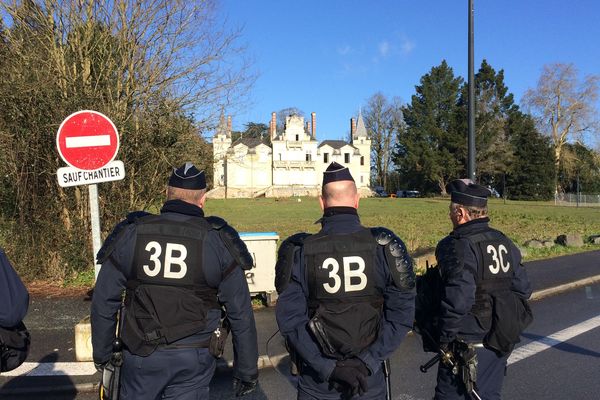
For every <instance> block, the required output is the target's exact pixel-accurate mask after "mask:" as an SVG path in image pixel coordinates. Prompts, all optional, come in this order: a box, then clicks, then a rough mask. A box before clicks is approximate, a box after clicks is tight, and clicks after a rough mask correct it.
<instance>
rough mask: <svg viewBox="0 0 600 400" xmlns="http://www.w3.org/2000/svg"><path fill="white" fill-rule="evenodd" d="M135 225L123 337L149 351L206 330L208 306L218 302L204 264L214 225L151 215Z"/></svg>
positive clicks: (138, 349) (132, 346)
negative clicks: (208, 235)
mask: <svg viewBox="0 0 600 400" xmlns="http://www.w3.org/2000/svg"><path fill="white" fill-rule="evenodd" d="M136 225H137V226H136V242H135V249H134V257H133V269H132V271H133V276H131V277H130V279H129V280H128V282H127V293H126V296H125V319H124V326H123V332H122V339H123V343H124V344H125V345H126V346H127V348H128V349H129V351H131V352H132V353H134V354H137V355H140V356H146V355H149V354H151V353H152V352H153V351H154V350H155V349H156V347H157V346H158V345H159V344H169V343H173V342H175V341H177V340H179V339H182V338H184V337H187V336H190V335H192V334H195V333H198V332H200V331H202V330H203V329H204V328H205V324H206V321H205V320H206V314H207V311H208V310H209V309H211V308H219V305H218V300H217V290H216V289H214V288H211V287H209V286H208V285H207V283H206V279H205V277H204V272H203V269H202V244H203V241H204V238H205V236H206V233H207V232H208V231H209V230H210V229H211V227H210V225H209V224H208V223H207V222H206V221H205V220H204V218H199V217H190V218H189V219H188V220H186V221H183V222H182V221H172V220H169V219H167V218H165V217H164V216H161V215H151V216H147V217H143V218H140V219H139V220H138V221H137V222H136Z"/></svg>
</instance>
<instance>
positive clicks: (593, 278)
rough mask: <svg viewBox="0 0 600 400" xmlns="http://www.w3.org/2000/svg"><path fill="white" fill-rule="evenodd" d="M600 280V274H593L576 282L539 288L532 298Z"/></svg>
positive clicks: (535, 298) (541, 297)
mask: <svg viewBox="0 0 600 400" xmlns="http://www.w3.org/2000/svg"><path fill="white" fill-rule="evenodd" d="M598 282H600V275H595V276H591V277H589V278H584V279H580V280H578V281H575V282H570V283H565V284H562V285H558V286H554V287H551V288H548V289H543V290H538V291H537V292H534V293H533V294H532V295H531V300H532V301H536V300H541V299H543V298H544V297H548V296H552V295H555V294H558V293H562V292H566V291H568V290H572V289H576V288H578V287H581V286H586V285H592V284H595V283H598Z"/></svg>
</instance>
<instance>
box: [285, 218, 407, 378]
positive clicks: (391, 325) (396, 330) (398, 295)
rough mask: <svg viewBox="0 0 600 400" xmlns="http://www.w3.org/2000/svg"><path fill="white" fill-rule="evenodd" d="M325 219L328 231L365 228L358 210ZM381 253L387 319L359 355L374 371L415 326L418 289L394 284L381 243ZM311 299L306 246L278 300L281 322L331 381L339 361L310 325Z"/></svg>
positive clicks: (381, 284)
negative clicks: (324, 351)
mask: <svg viewBox="0 0 600 400" xmlns="http://www.w3.org/2000/svg"><path fill="white" fill-rule="evenodd" d="M321 223H322V229H321V232H324V233H326V234H343V233H353V232H357V231H359V230H360V229H363V227H362V226H361V224H360V220H359V217H358V215H356V213H355V212H354V213H349V214H346V213H339V214H334V215H331V216H325V217H323V218H322V219H321ZM373 240H375V239H373ZM377 257H378V266H379V268H378V269H377V271H376V276H377V286H378V287H380V288H381V289H382V293H383V298H384V305H383V320H382V324H381V328H380V330H379V336H378V338H377V339H376V340H375V342H373V344H372V345H371V346H370V347H369V348H368V349H367V350H365V351H364V352H363V353H361V354H360V355H359V358H360V359H361V360H362V361H364V362H365V364H366V365H367V367H368V368H369V369H370V370H371V372H372V373H375V372H377V371H378V370H379V369H380V367H381V364H382V361H383V360H385V359H387V358H388V357H389V356H390V354H391V353H392V352H393V351H394V350H395V349H396V348H397V347H398V346H399V345H400V342H401V341H402V339H403V338H404V336H405V335H406V334H407V333H408V331H409V330H410V329H411V328H412V324H413V318H414V312H415V305H414V297H415V291H414V289H413V290H410V291H402V290H400V289H398V288H396V286H394V284H393V282H392V277H391V275H390V272H389V269H388V267H387V265H386V262H385V258H384V253H383V247H381V246H379V248H378V253H377ZM307 299H308V283H307V271H306V270H305V268H304V261H303V254H302V250H299V251H297V252H296V253H295V255H294V265H293V269H292V277H291V281H290V283H289V285H288V287H287V288H286V289H285V290H284V291H283V292H282V293H281V295H280V297H279V299H278V301H277V311H276V314H277V323H278V325H279V329H280V330H281V334H282V335H283V336H284V337H285V338H286V339H287V340H288V341H289V342H290V343H291V344H292V346H293V347H294V348H295V349H296V351H297V352H298V353H299V355H300V357H301V358H302V359H303V360H304V361H305V362H306V363H307V364H308V365H309V366H310V367H311V368H313V369H314V370H315V371H316V372H317V373H318V374H319V376H320V378H321V379H323V380H324V381H327V380H328V379H329V376H330V375H331V372H332V371H333V369H334V367H335V365H336V360H334V359H332V358H327V357H325V356H324V355H322V354H321V351H320V349H319V345H318V344H317V343H316V342H315V341H314V340H313V338H312V336H311V334H310V332H309V330H308V328H307V323H308V321H309V310H308V306H307ZM348 323H349V324H350V323H353V321H348Z"/></svg>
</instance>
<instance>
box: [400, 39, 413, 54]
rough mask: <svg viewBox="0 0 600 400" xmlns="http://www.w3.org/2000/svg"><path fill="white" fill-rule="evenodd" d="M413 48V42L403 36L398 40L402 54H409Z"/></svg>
mask: <svg viewBox="0 0 600 400" xmlns="http://www.w3.org/2000/svg"><path fill="white" fill-rule="evenodd" d="M415 47H416V44H415V42H413V41H412V40H410V39H409V38H407V37H406V36H404V35H403V36H402V38H401V40H400V49H402V54H410V53H411V52H412V51H413V49H414V48H415Z"/></svg>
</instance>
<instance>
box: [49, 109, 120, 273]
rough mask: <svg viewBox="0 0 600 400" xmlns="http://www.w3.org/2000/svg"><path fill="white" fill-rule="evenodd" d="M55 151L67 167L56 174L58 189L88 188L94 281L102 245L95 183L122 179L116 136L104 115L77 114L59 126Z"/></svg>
mask: <svg viewBox="0 0 600 400" xmlns="http://www.w3.org/2000/svg"><path fill="white" fill-rule="evenodd" d="M56 147H57V149H58V153H59V154H60V156H61V158H62V159H63V161H64V162H66V163H67V164H68V165H69V166H68V167H63V168H59V169H58V170H57V172H56V176H57V178H58V184H59V186H61V187H70V186H78V185H88V193H89V197H90V198H89V206H90V220H91V227H92V249H93V251H94V260H93V263H94V279H96V278H97V277H98V273H99V272H100V265H98V264H96V254H98V251H99V250H100V247H101V245H102V238H101V237H100V209H99V206H98V185H97V183H99V182H109V181H116V180H121V179H123V178H124V177H125V167H124V165H123V162H122V161H117V160H114V158H115V156H116V155H117V152H118V151H119V133H118V131H117V128H116V127H115V125H114V124H113V123H112V121H111V120H110V119H109V118H108V117H106V116H105V115H103V114H101V113H99V112H97V111H91V110H83V111H78V112H76V113H73V114H71V115H69V116H68V117H67V118H65V120H64V121H63V122H62V124H60V127H59V128H58V133H57V134H56Z"/></svg>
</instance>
